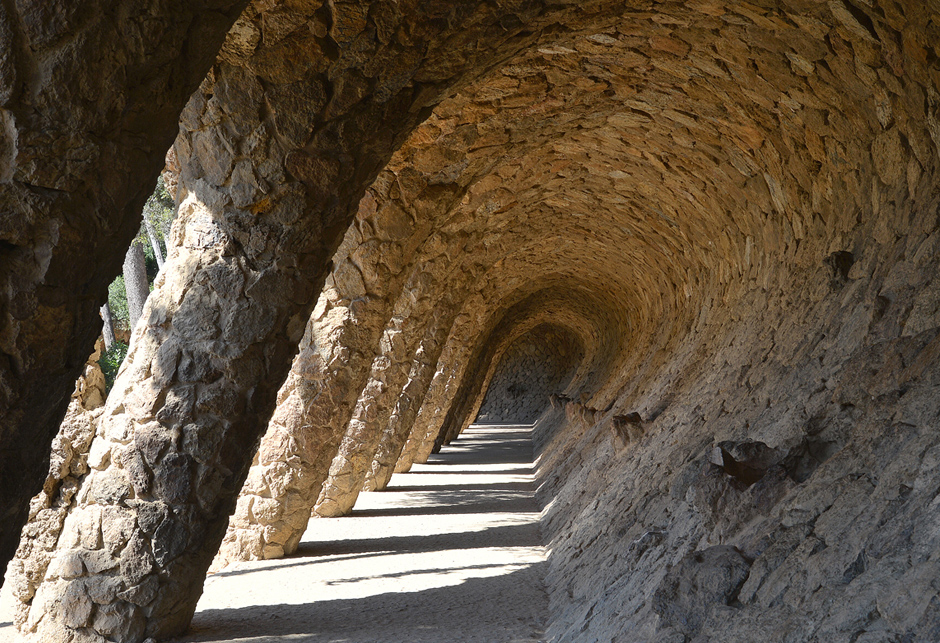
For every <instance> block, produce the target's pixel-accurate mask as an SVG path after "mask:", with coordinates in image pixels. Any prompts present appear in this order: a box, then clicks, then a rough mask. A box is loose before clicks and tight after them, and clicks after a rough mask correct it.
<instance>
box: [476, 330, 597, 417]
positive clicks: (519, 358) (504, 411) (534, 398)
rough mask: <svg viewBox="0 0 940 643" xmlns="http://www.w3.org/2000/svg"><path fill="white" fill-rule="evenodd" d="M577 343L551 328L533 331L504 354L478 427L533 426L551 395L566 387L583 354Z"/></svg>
mask: <svg viewBox="0 0 940 643" xmlns="http://www.w3.org/2000/svg"><path fill="white" fill-rule="evenodd" d="M579 348H580V347H579V346H578V342H577V340H576V339H575V338H574V337H573V336H571V335H569V334H567V333H560V332H558V331H557V330H555V329H552V328H551V327H545V328H534V329H532V332H531V333H529V334H528V335H526V336H525V337H522V338H520V339H518V340H516V342H515V343H514V344H513V345H512V346H510V347H509V348H508V349H507V350H506V352H505V353H504V354H503V357H502V360H501V361H500V362H499V365H498V366H497V368H496V370H495V371H494V372H493V376H492V378H491V380H490V385H489V388H487V390H486V396H485V397H484V398H483V404H482V405H481V406H480V411H479V413H478V414H477V416H476V419H475V420H474V422H476V423H477V424H532V423H533V422H535V421H536V420H537V419H539V416H540V415H542V412H543V411H545V409H546V408H547V407H548V406H549V399H548V398H549V396H550V395H552V394H555V393H560V392H562V391H564V390H565V388H567V385H568V381H569V380H570V379H571V377H572V376H573V375H574V374H575V371H576V370H577V368H578V366H579V365H580V363H581V361H582V359H583V357H584V356H583V355H582V354H580V353H581V350H579Z"/></svg>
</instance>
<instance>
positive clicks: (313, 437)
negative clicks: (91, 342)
mask: <svg viewBox="0 0 940 643" xmlns="http://www.w3.org/2000/svg"><path fill="white" fill-rule="evenodd" d="M427 187H428V184H427V182H426V181H425V180H424V179H423V178H422V177H420V176H418V175H415V174H414V173H411V172H405V173H404V174H403V175H402V176H396V175H395V174H394V173H393V172H385V173H383V175H382V176H381V177H380V178H379V179H378V180H377V181H376V182H375V184H374V185H373V187H372V188H371V189H370V191H369V193H368V194H367V196H366V197H365V198H364V199H363V201H362V203H361V204H360V209H359V216H358V218H357V220H356V224H355V226H354V227H353V228H351V229H350V231H349V232H348V233H347V236H346V240H345V241H344V243H343V245H342V246H341V248H340V250H339V251H338V252H337V255H336V256H335V257H334V262H335V263H336V268H334V270H333V272H332V274H331V276H330V278H329V280H328V282H327V287H326V289H325V290H324V293H323V294H322V295H321V298H320V302H319V304H318V306H317V308H316V310H315V311H314V315H313V318H312V320H311V322H310V325H309V327H308V330H307V334H306V335H305V337H304V340H303V342H302V343H301V350H300V354H299V355H298V356H297V358H296V359H295V361H294V365H293V368H292V371H291V375H290V377H289V378H288V380H287V382H286V383H285V385H284V387H283V388H282V389H281V391H280V393H279V394H278V407H277V409H276V411H275V413H274V416H273V418H272V420H271V423H270V425H269V427H268V431H267V433H266V434H265V436H264V438H263V439H262V442H261V446H260V448H259V451H258V456H257V457H256V459H255V461H254V463H253V464H252V467H251V471H250V472H249V476H248V479H247V481H246V482H245V486H244V489H243V491H242V493H241V495H240V497H239V500H238V505H237V507H236V510H235V514H234V515H233V517H232V520H231V524H230V526H229V530H228V532H227V533H226V535H225V538H224V540H223V543H222V547H221V549H220V551H219V555H218V557H217V558H216V560H215V562H214V563H213V568H214V569H218V568H221V567H223V566H224V565H226V564H228V563H230V562H234V561H239V560H257V559H270V558H279V557H281V556H283V555H285V554H290V553H293V552H294V551H295V550H296V549H297V545H298V544H299V542H300V538H301V537H302V535H303V532H304V531H305V529H306V527H307V521H308V520H309V518H310V515H311V510H312V509H313V507H314V505H315V504H316V501H317V498H318V497H319V495H320V492H321V487H322V485H323V482H324V481H325V480H326V479H327V475H328V473H329V470H330V463H331V462H332V460H333V458H334V457H335V456H336V454H337V451H338V449H339V445H340V441H341V440H342V438H343V435H344V432H345V430H346V426H347V424H348V423H349V420H350V418H351V417H352V415H353V411H354V409H355V405H356V401H357V399H358V398H359V395H360V393H361V392H362V390H363V387H364V386H365V385H366V383H367V382H368V377H369V373H370V365H371V363H372V360H373V357H374V356H375V353H376V352H377V351H378V349H379V343H380V339H381V337H382V332H383V327H384V326H385V324H386V323H387V322H388V319H389V317H390V316H391V314H392V312H393V305H394V302H395V299H396V298H397V297H398V296H399V295H400V293H401V292H402V290H403V288H404V289H405V290H406V292H407V293H408V294H406V296H405V299H407V300H409V301H412V300H414V301H421V302H423V301H424V299H425V298H424V297H423V296H421V295H414V293H415V292H416V291H417V290H420V288H421V287H425V286H424V284H428V283H430V284H435V283H437V282H436V280H435V279H434V277H433V275H434V274H435V272H439V271H441V270H443V268H442V267H441V266H442V265H445V264H446V262H447V261H448V259H447V256H446V254H444V249H445V248H446V247H447V244H444V243H441V242H440V240H439V239H438V240H437V242H434V240H432V241H430V242H428V243H425V245H424V248H423V252H421V253H416V252H415V248H416V246H418V245H419V244H421V243H422V242H424V241H425V240H426V239H427V236H428V230H429V228H430V225H431V223H432V222H433V221H434V219H435V217H434V214H435V213H438V212H440V211H441V210H444V211H446V210H447V208H448V207H449V206H450V205H451V204H452V203H453V201H454V200H456V199H457V198H458V197H459V195H460V191H459V190H446V189H442V187H441V186H440V185H436V186H432V187H431V188H430V189H429V190H427V189H426V188H427ZM379 190H382V191H381V192H379ZM391 193H394V194H395V195H396V196H395V197H392V196H391ZM432 193H433V195H434V197H435V198H431V196H432ZM415 203H417V204H419V205H417V206H411V207H409V204H415ZM406 208H407V209H410V210H413V211H414V212H416V213H418V214H419V215H420V216H418V217H417V218H416V219H415V220H413V219H412V218H411V217H410V216H409V215H408V214H407V213H406ZM409 253H414V254H415V255H416V256H415V257H414V258H413V259H412V260H410V261H407V262H406V261H404V259H403V258H404V256H406V255H407V254H409ZM409 274H411V283H409V284H405V283H404V282H405V278H406V277H407V276H408V275H409Z"/></svg>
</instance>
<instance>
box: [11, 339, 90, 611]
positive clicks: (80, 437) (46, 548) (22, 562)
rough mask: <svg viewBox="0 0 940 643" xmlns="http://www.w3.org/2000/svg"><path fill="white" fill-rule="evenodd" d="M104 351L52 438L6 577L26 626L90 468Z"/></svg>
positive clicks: (80, 382) (80, 381)
mask: <svg viewBox="0 0 940 643" xmlns="http://www.w3.org/2000/svg"><path fill="white" fill-rule="evenodd" d="M102 350H103V343H102V342H101V340H98V342H97V343H96V344H95V352H94V353H92V355H91V357H89V358H88V361H87V362H85V370H84V372H83V373H82V375H81V377H79V378H78V381H77V382H76V383H75V390H74V392H73V393H72V399H71V402H70V403H69V410H68V412H67V413H66V414H65V419H63V420H62V424H61V425H60V426H59V432H58V433H57V434H56V437H55V440H53V442H52V454H51V457H50V459H49V472H48V474H47V476H46V482H45V484H43V488H42V491H41V492H40V493H39V494H37V495H36V496H35V497H34V498H33V499H32V501H30V503H29V521H28V522H27V523H26V526H25V527H23V532H22V534H21V536H20V546H19V547H18V548H17V550H16V555H15V556H14V557H13V559H12V560H11V561H10V566H9V567H8V568H7V573H6V580H7V582H9V584H10V586H11V588H12V591H13V595H14V596H15V597H16V599H17V603H16V604H15V609H16V613H15V615H14V617H13V621H14V624H15V625H16V626H17V627H20V626H22V625H23V623H24V622H25V621H26V618H27V616H28V614H29V606H30V604H31V603H32V600H33V596H35V595H36V588H37V587H39V585H40V583H41V582H42V579H43V577H44V576H45V574H46V569H47V568H48V566H49V561H51V560H52V557H53V555H54V553H55V546H56V543H57V541H58V538H59V533H60V532H61V531H62V523H63V522H64V521H65V516H66V515H67V514H68V510H69V507H70V506H71V504H72V499H73V498H74V497H75V493H76V492H77V491H78V483H79V480H80V479H81V476H82V475H84V474H85V473H86V472H87V471H88V446H89V445H90V444H91V441H92V438H94V436H95V426H96V423H97V421H98V418H99V417H100V416H101V413H102V411H103V410H104V409H103V408H102V407H103V406H104V399H105V396H106V392H105V378H104V374H103V373H102V372H101V367H100V366H99V365H98V359H99V357H100V356H101V352H102Z"/></svg>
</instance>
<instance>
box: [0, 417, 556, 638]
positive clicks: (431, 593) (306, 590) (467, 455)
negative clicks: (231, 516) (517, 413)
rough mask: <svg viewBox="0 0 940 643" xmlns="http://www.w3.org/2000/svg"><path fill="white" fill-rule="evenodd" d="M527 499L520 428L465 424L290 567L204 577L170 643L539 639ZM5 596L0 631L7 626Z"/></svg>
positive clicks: (536, 560) (310, 534) (537, 551)
mask: <svg viewBox="0 0 940 643" xmlns="http://www.w3.org/2000/svg"><path fill="white" fill-rule="evenodd" d="M533 493H534V484H533V469H532V446H531V440H530V432H529V430H528V429H527V428H519V427H471V428H470V429H469V430H468V431H467V432H466V433H465V434H464V435H463V436H462V437H461V438H460V439H459V440H457V441H456V442H454V443H453V444H451V445H449V446H447V447H445V448H444V450H443V451H442V452H441V454H439V455H436V456H432V458H431V459H430V460H429V462H428V464H426V465H416V466H415V467H414V468H413V469H412V472H410V473H406V474H395V476H394V477H393V478H392V483H391V485H389V488H388V490H387V491H384V492H379V493H365V494H362V495H361V496H360V498H359V502H358V503H357V505H356V509H355V510H354V511H353V515H352V516H350V517H347V518H330V519H319V520H312V521H311V522H310V526H309V528H308V530H307V533H306V534H305V535H304V540H303V542H302V543H301V546H300V549H299V550H298V552H297V554H295V555H294V556H291V557H289V558H284V559H281V560H273V561H262V562H256V563H242V564H240V565H238V566H235V567H230V568H228V569H227V570H225V571H223V572H220V573H218V574H215V575H214V576H211V577H210V578H209V579H208V581H207V582H206V587H205V593H204V594H203V596H202V599H201V600H200V602H199V607H198V611H197V613H196V617H195V619H194V620H193V625H192V629H191V632H190V634H189V635H187V636H185V637H183V638H180V639H177V640H176V641H177V643H184V642H185V643H196V642H199V643H210V642H211V643H216V642H221V641H241V642H246V643H247V642H251V643H261V642H268V641H270V642H273V641H291V642H292V643H293V642H301V641H317V642H327V641H333V642H339V641H343V642H346V643H399V642H401V643H405V642H408V643H412V642H429V643H430V642H434V643H444V642H449V641H461V642H463V641H479V642H481V643H482V642H493V643H509V642H515V643H522V642H534V641H538V640H539V639H540V637H541V631H542V625H543V623H544V618H545V616H546V612H547V599H546V595H545V592H544V590H543V587H542V575H543V572H544V570H543V562H544V559H545V551H544V549H543V547H542V541H541V536H540V532H539V524H538V518H539V512H538V506H537V505H536V503H535V500H534V498H533ZM4 594H6V592H4ZM2 598H3V600H0V623H3V622H8V621H10V620H11V618H10V615H9V614H10V612H9V609H8V608H6V607H5V606H7V605H9V597H8V596H3V597H2ZM7 640H10V641H12V640H14V638H13V630H12V628H11V627H8V626H7V627H0V641H7Z"/></svg>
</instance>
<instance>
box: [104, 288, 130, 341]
mask: <svg viewBox="0 0 940 643" xmlns="http://www.w3.org/2000/svg"><path fill="white" fill-rule="evenodd" d="M108 307H109V308H110V309H111V319H112V320H113V321H114V330H115V332H117V331H119V330H128V323H129V320H130V313H129V312H128V310H127V289H126V288H125V287H124V277H123V276H122V275H118V276H117V277H115V279H114V281H112V282H111V285H110V286H108Z"/></svg>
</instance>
